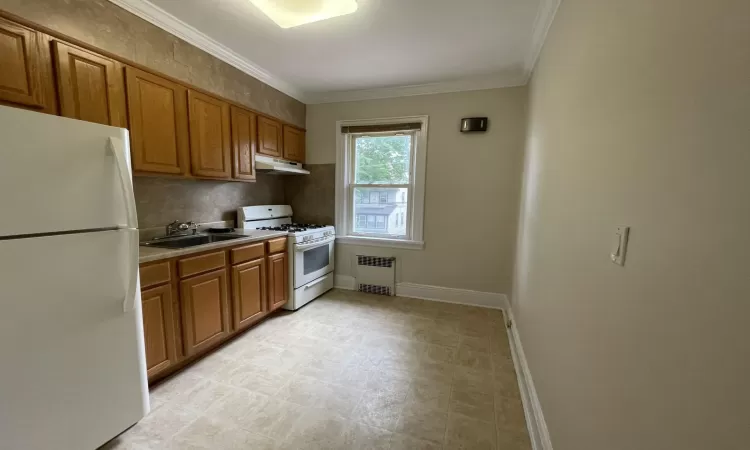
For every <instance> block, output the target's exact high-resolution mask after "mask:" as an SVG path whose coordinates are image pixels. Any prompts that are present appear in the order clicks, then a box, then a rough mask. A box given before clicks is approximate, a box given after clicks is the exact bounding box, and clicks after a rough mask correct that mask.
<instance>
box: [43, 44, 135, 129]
mask: <svg viewBox="0 0 750 450" xmlns="http://www.w3.org/2000/svg"><path fill="white" fill-rule="evenodd" d="M53 48H54V51H55V68H56V69H57V90H58V92H59V95H60V115H62V116H65V117H70V118H73V119H79V120H86V121H88V122H96V123H101V124H103V125H112V126H116V127H127V117H126V112H125V80H124V79H123V71H122V66H121V65H120V63H119V62H117V61H114V60H112V59H109V58H105V57H103V56H100V55H97V54H95V53H91V52H89V51H86V50H82V49H80V48H78V47H74V46H71V45H68V44H64V43H62V42H59V41H55V42H53Z"/></svg>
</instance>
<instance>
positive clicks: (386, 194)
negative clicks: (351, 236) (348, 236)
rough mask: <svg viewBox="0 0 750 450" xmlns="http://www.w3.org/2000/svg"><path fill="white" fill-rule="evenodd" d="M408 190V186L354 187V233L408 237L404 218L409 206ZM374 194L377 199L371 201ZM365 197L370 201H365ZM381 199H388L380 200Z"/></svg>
mask: <svg viewBox="0 0 750 450" xmlns="http://www.w3.org/2000/svg"><path fill="white" fill-rule="evenodd" d="M408 191H409V190H408V189H406V188H383V187H379V188H364V187H357V188H354V211H353V214H352V217H353V218H354V219H355V220H354V221H353V222H354V233H357V234H373V235H379V236H383V237H391V238H403V237H406V223H405V222H404V220H403V218H404V216H405V214H406V212H407V208H408V204H407V203H408V201H407V199H408V198H409V195H408ZM402 194H403V195H402ZM372 196H375V198H376V199H377V201H375V202H369V200H370V199H371V197H372ZM365 199H367V200H368V202H365V201H363V200H365ZM381 199H385V200H386V201H384V202H379V200H381ZM401 199H403V201H401Z"/></svg>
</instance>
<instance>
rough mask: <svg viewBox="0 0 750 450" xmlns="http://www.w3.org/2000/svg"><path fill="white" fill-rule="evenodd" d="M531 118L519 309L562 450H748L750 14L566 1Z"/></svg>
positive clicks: (702, 4)
mask: <svg viewBox="0 0 750 450" xmlns="http://www.w3.org/2000/svg"><path fill="white" fill-rule="evenodd" d="M529 111H530V112H529V131H528V142H527V147H526V160H525V175H524V190H523V192H524V194H523V202H522V208H521V211H522V212H521V222H520V223H521V226H520V228H521V232H520V233H519V248H518V259H517V269H516V279H515V281H516V282H515V290H514V299H513V311H514V314H515V316H516V323H517V325H518V327H519V331H520V335H521V338H522V342H523V347H524V350H525V353H526V356H527V358H528V362H529V367H530V369H531V373H532V376H533V380H534V382H535V384H536V388H537V391H538V395H539V398H540V401H541V404H542V407H543V411H544V414H545V418H546V421H547V424H548V427H549V430H550V433H551V438H552V444H553V446H554V448H555V450H604V449H606V450H633V449H638V450H668V449H669V450H671V449H680V450H707V449H717V450H718V449H721V450H730V449H736V450H739V449H746V448H748V446H750V425H749V424H750V410H749V409H748V405H749V404H750V385H749V384H748V380H750V325H749V323H748V320H750V263H749V262H748V255H750V2H748V1H747V0H715V1H710V2H707V1H703V0H660V1H654V0H630V1H619V0H564V1H563V2H562V5H561V7H560V10H559V11H558V13H557V17H556V18H555V21H554V23H553V26H552V28H551V30H550V32H549V35H548V36H547V40H546V44H545V47H544V50H543V52H542V55H541V59H540V61H539V63H538V65H537V68H536V70H535V73H534V76H533V80H532V82H531V85H530V101H529ZM617 225H630V226H631V227H632V230H631V239H630V248H629V252H628V255H627V263H626V266H625V267H620V266H617V265H614V264H612V263H610V262H609V252H610V251H611V248H612V245H613V236H614V229H615V226H617Z"/></svg>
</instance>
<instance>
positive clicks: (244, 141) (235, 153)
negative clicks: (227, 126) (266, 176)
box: [232, 106, 258, 181]
mask: <svg viewBox="0 0 750 450" xmlns="http://www.w3.org/2000/svg"><path fill="white" fill-rule="evenodd" d="M257 123H258V116H256V115H255V114H254V113H251V112H250V111H246V110H244V109H241V108H237V107H236V106H232V178H234V179H237V180H246V181H252V180H255V150H256V148H257V139H258V132H257Z"/></svg>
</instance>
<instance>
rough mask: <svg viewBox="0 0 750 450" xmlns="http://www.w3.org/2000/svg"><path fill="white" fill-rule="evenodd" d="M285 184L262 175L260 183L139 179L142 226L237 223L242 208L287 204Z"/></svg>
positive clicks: (138, 204) (137, 180)
mask: <svg viewBox="0 0 750 450" xmlns="http://www.w3.org/2000/svg"><path fill="white" fill-rule="evenodd" d="M283 183H284V181H283V179H282V178H281V177H279V176H274V175H263V174H260V175H258V181H257V182H256V183H239V182H227V181H207V180H180V179H176V178H156V177H136V178H135V179H134V182H133V185H134V188H135V198H136V206H137V208H138V225H139V226H140V227H141V228H151V227H159V226H163V225H166V224H168V223H170V222H172V221H173V220H182V221H185V220H194V221H196V222H217V221H220V220H236V216H237V214H236V210H237V208H238V207H240V206H252V205H265V204H269V205H270V204H284V184H283Z"/></svg>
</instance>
